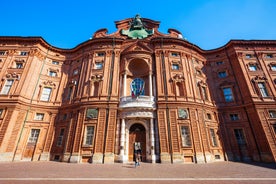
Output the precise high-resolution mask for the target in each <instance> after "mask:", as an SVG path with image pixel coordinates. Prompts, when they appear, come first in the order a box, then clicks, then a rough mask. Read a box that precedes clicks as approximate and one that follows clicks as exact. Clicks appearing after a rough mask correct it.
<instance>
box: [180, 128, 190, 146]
mask: <svg viewBox="0 0 276 184" xmlns="http://www.w3.org/2000/svg"><path fill="white" fill-rule="evenodd" d="M181 139H182V146H183V147H191V146H192V143H191V135H190V129H189V127H188V126H181Z"/></svg>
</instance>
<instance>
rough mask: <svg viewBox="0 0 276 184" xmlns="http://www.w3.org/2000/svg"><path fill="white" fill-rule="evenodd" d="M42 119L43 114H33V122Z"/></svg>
mask: <svg viewBox="0 0 276 184" xmlns="http://www.w3.org/2000/svg"><path fill="white" fill-rule="evenodd" d="M43 119H44V114H43V113H36V114H35V120H39V121H42V120H43Z"/></svg>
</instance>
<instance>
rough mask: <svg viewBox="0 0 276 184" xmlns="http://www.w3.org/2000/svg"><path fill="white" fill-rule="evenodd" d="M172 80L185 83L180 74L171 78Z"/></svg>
mask: <svg viewBox="0 0 276 184" xmlns="http://www.w3.org/2000/svg"><path fill="white" fill-rule="evenodd" d="M172 80H173V81H175V82H183V81H185V78H184V76H183V75H182V74H176V75H175V76H173V78H172Z"/></svg>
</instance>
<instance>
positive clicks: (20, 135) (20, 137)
mask: <svg viewBox="0 0 276 184" xmlns="http://www.w3.org/2000/svg"><path fill="white" fill-rule="evenodd" d="M50 48H51V47H49V48H48V49H47V52H46V56H45V58H44V60H43V63H42V67H41V69H40V72H39V75H38V78H37V80H36V84H35V89H34V92H33V94H32V97H31V100H30V103H29V106H28V109H27V113H26V115H25V118H24V121H23V125H22V128H21V130H20V134H19V138H18V141H17V143H16V147H15V150H14V153H13V157H12V161H14V158H15V155H16V152H17V149H18V145H19V142H20V140H21V139H22V133H23V130H24V127H25V124H26V122H27V119H28V116H29V112H30V110H31V105H32V103H33V100H34V95H35V92H36V89H37V87H38V84H39V81H40V77H41V74H42V71H43V68H44V65H45V63H46V59H47V56H48V53H49V50H50ZM32 159H33V156H32Z"/></svg>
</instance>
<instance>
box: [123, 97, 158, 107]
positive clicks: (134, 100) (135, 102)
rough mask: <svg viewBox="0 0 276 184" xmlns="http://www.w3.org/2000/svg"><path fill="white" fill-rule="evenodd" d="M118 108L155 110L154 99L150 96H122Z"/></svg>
mask: <svg viewBox="0 0 276 184" xmlns="http://www.w3.org/2000/svg"><path fill="white" fill-rule="evenodd" d="M119 107H120V108H155V107H156V105H155V100H154V97H150V96H138V97H132V96H123V97H121V98H120V105H119Z"/></svg>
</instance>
